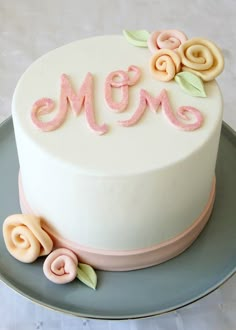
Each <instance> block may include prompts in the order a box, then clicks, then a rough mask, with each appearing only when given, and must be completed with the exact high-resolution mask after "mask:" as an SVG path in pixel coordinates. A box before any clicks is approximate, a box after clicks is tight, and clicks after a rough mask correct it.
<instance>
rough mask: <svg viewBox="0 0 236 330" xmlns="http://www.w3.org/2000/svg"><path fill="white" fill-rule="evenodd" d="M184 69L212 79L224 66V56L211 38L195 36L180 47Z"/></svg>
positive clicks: (205, 79) (208, 79)
mask: <svg viewBox="0 0 236 330" xmlns="http://www.w3.org/2000/svg"><path fill="white" fill-rule="evenodd" d="M178 53H179V55H180V57H181V62H182V70H183V71H189V72H192V73H194V74H195V75H197V76H199V77H200V78H202V80H203V81H210V80H213V79H214V78H216V77H217V76H218V75H219V74H220V73H221V72H222V71H223V68H224V58H223V55H222V53H221V51H220V50H219V48H218V47H217V46H216V45H215V44H214V43H212V42H211V41H209V40H206V39H201V38H193V39H190V40H188V41H186V42H185V43H184V44H183V45H181V46H180V48H179V49H178Z"/></svg>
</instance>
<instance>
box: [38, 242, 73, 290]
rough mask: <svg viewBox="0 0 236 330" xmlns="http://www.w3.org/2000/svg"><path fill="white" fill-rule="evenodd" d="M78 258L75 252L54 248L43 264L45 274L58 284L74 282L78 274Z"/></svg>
mask: <svg viewBox="0 0 236 330" xmlns="http://www.w3.org/2000/svg"><path fill="white" fill-rule="evenodd" d="M77 266H78V259H77V257H76V255H75V254H74V252H72V251H71V250H68V249H64V248H60V249H57V250H54V251H53V252H52V253H51V254H49V256H47V258H46V260H45V261H44V264H43V272H44V274H45V276H46V277H47V278H48V279H49V280H50V281H52V282H54V283H57V284H65V283H69V282H72V281H73V280H74V279H75V278H76V276H77Z"/></svg>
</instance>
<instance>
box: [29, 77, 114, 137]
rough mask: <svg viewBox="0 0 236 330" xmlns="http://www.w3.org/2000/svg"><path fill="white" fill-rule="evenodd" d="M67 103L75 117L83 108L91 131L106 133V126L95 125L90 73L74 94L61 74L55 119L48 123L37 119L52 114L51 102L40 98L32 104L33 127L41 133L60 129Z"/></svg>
mask: <svg viewBox="0 0 236 330" xmlns="http://www.w3.org/2000/svg"><path fill="white" fill-rule="evenodd" d="M68 103H69V104H70V106H71V108H72V109H73V111H74V113H75V114H76V115H78V114H79V113H80V112H81V109H82V107H83V106H84V109H85V115H86V119H87V122H88V124H89V127H90V128H91V129H92V130H93V131H95V132H96V133H98V134H100V135H101V134H104V133H106V132H107V131H108V127H107V125H105V124H103V125H98V124H97V123H96V119H95V113H94V107H93V76H92V74H91V73H88V74H87V75H86V77H85V80H84V82H83V84H82V86H81V87H80V89H79V91H78V93H75V92H74V90H73V88H72V86H71V84H70V81H69V79H68V77H67V75H65V74H63V75H62V76H61V93H60V104H59V111H58V113H57V115H56V116H55V118H54V119H52V120H50V121H48V122H45V121H41V119H40V118H39V116H42V115H45V114H48V113H50V112H52V110H53V109H54V106H55V104H54V101H53V100H51V99H49V98H42V99H40V100H38V101H36V102H35V103H34V104H33V107H32V110H31V119H32V121H33V123H34V124H35V126H37V127H38V128H39V129H40V130H42V131H43V132H48V131H53V130H55V129H57V128H58V127H60V126H61V125H62V124H63V122H64V121H65V118H66V114H67V111H68Z"/></svg>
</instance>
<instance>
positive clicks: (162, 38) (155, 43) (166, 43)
mask: <svg viewBox="0 0 236 330" xmlns="http://www.w3.org/2000/svg"><path fill="white" fill-rule="evenodd" d="M186 40H187V37H186V35H185V34H184V33H183V32H181V31H178V30H164V31H154V32H152V33H151V35H150V37H149V39H148V48H149V50H150V52H151V53H153V54H155V53H156V51H158V50H159V49H163V48H165V49H171V50H175V49H177V48H179V46H180V45H181V44H183V43H184V42H185V41H186Z"/></svg>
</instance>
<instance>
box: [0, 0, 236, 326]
mask: <svg viewBox="0 0 236 330" xmlns="http://www.w3.org/2000/svg"><path fill="white" fill-rule="evenodd" d="M235 17H236V2H235V0H224V1H223V0H220V1H214V0H208V1H205V0H195V1H190V0H178V1H174V0H156V1H155V0H129V1H127V0H119V1H118V0H117V1H115V0H84V1H81V0H73V1H72V0H67V1H62V0H50V1H46V0H41V1H29V0H21V1H17V0H0V122H1V121H2V120H4V119H5V118H6V117H7V116H9V115H10V112H11V98H12V93H13V90H14V88H15V85H16V82H17V80H18V78H19V77H20V75H21V74H22V73H23V71H24V70H25V69H26V68H27V66H28V65H30V64H31V63H32V62H33V61H34V60H35V59H36V58H38V57H39V56H40V55H42V54H44V53H45V52H47V51H49V50H51V49H53V48H55V47H57V46H60V45H62V44H65V43H68V42H70V41H74V40H76V39H79V38H84V37H88V36H92V35H99V34H110V33H121V30H122V29H123V28H127V29H140V28H145V29H147V30H149V31H152V30H155V29H165V28H179V29H181V30H183V31H185V32H186V33H187V34H188V36H189V37H194V36H205V37H207V38H208V39H212V40H214V41H215V42H216V43H217V44H218V45H220V46H221V48H222V49H223V52H224V55H225V60H226V65H225V70H224V72H223V74H222V75H221V76H220V77H219V79H218V82H219V84H220V86H221V89H222V92H223V95H224V102H225V114H224V120H225V121H226V122H227V123H228V124H229V125H230V126H232V127H233V128H234V129H235V130H236V110H235V104H236V93H235V87H236V85H235V79H236V61H235V58H236V20H235ZM0 297H1V301H2V302H3V303H1V304H0V320H1V322H0V330H7V329H11V330H13V329H18V330H20V329H22V330H23V329H24V330H28V329H48V330H51V329H65V330H66V329H71V330H73V329H97V330H100V329H102V330H106V329H109V330H115V329H124V330H126V329H127V330H128V329H129V330H136V329H147V330H149V329H152V330H154V329H167V330H168V329H170V330H175V329H176V330H193V329H194V330H197V329H198V330H199V329H201V330H211V329H214V330H233V329H236V316H235V315H236V313H235V311H236V276H234V277H232V278H231V279H230V280H229V281H228V282H227V283H225V284H224V285H223V286H222V287H221V288H220V289H218V290H216V291H215V292H214V293H212V294H210V295H209V296H208V297H206V298H204V299H202V300H200V301H198V302H196V303H194V304H192V305H190V306H188V307H185V308H182V309H180V310H178V311H176V312H172V313H169V314H165V315H162V316H160V317H155V318H150V319H146V320H137V321H135V320H133V321H132V320H130V321H123V322H118V321H113V322H110V321H94V320H82V319H79V318H75V317H71V316H68V315H64V314H61V313H57V312H54V311H50V310H47V309H45V308H43V307H41V306H38V305H36V304H34V303H32V302H31V301H28V300H27V299H25V298H23V297H21V296H19V295H18V294H16V293H14V292H13V291H12V290H10V289H9V288H8V287H6V286H5V285H4V284H3V283H1V282H0Z"/></svg>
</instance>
